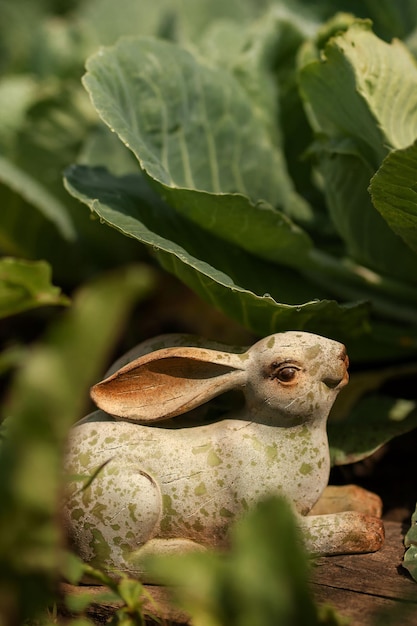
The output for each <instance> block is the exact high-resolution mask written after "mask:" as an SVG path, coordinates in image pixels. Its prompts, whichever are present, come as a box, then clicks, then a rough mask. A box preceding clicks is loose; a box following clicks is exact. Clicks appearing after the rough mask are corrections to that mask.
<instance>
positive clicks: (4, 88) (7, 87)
mask: <svg viewBox="0 0 417 626" xmlns="http://www.w3.org/2000/svg"><path fill="white" fill-rule="evenodd" d="M36 96H37V83H36V81H35V80H34V78H33V76H26V75H16V74H12V75H10V76H5V77H4V78H2V79H1V81H0V111H1V118H2V124H1V128H0V146H1V147H2V148H4V149H5V150H7V148H11V147H12V145H13V140H14V137H15V134H16V133H17V132H18V131H19V130H20V128H21V127H22V126H23V124H24V120H25V115H26V112H27V109H28V108H29V107H30V106H31V105H32V104H33V102H34V100H35V99H36Z"/></svg>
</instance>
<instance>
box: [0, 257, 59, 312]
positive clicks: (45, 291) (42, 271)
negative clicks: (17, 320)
mask: <svg viewBox="0 0 417 626" xmlns="http://www.w3.org/2000/svg"><path fill="white" fill-rule="evenodd" d="M56 304H58V305H67V304H69V300H68V298H66V297H65V296H64V295H62V294H61V290H60V289H59V288H58V287H54V286H53V285H52V284H51V268H50V267H49V265H48V264H47V263H45V262H44V261H37V262H35V261H24V260H22V259H12V258H4V259H0V318H2V317H6V316H8V315H14V314H15V313H20V312H22V311H26V310H28V309H33V308H36V307H40V306H48V305H56Z"/></svg>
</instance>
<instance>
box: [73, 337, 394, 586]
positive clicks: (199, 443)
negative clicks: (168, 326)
mask: <svg viewBox="0 0 417 626" xmlns="http://www.w3.org/2000/svg"><path fill="white" fill-rule="evenodd" d="M187 344H188V345H187ZM347 367H348V359H347V356H346V352H345V348H344V346H343V345H342V344H340V343H338V342H336V341H333V340H330V339H327V338H324V337H320V336H318V335H314V334H310V333H306V332H298V331H290V332H282V333H278V334H274V335H271V336H269V337H266V338H264V339H262V340H261V341H258V342H257V343H256V344H254V345H253V346H252V347H251V348H249V349H247V350H243V349H240V350H237V349H236V350H233V349H232V348H230V347H225V346H220V345H218V344H213V343H209V342H205V343H202V342H199V341H196V340H192V339H191V338H190V337H187V336H183V335H169V336H166V337H162V338H157V339H154V340H152V341H148V342H145V344H142V345H140V346H139V347H137V348H136V349H134V351H131V352H130V353H128V354H127V355H126V357H125V358H124V359H123V360H120V361H118V362H117V363H116V364H115V366H114V367H113V368H112V370H111V373H110V375H108V376H107V378H105V380H103V381H102V382H99V383H98V384H96V385H95V386H94V387H93V388H92V390H91V396H92V398H93V400H94V401H95V403H96V404H97V406H98V407H99V409H100V410H99V411H96V412H95V413H93V414H91V415H89V416H87V417H86V418H84V419H83V420H81V421H80V422H78V424H76V425H75V427H74V428H73V429H72V432H71V434H70V438H69V442H68V451H67V455H66V471H67V473H68V474H69V475H70V476H72V477H74V480H73V481H72V482H71V483H70V484H69V487H68V497H67V501H66V505H65V511H64V518H65V521H66V525H67V527H68V529H69V534H70V537H71V540H72V542H73V544H74V546H75V549H76V551H77V552H78V554H79V555H80V556H81V557H82V558H83V559H84V560H85V561H87V562H90V563H91V564H93V565H99V566H100V567H102V568H104V569H106V570H107V571H109V572H112V571H114V572H126V573H129V574H131V575H133V576H136V577H137V578H139V579H140V580H142V581H144V582H146V581H147V575H146V569H144V567H143V561H144V559H143V557H146V556H147V555H150V554H168V553H175V552H184V551H188V550H197V549H200V550H201V549H204V548H205V547H210V546H215V547H222V546H226V545H227V536H228V528H229V527H230V525H231V523H232V522H233V521H234V520H235V519H236V518H238V517H239V516H241V515H242V514H243V513H244V512H245V511H246V510H247V509H248V508H249V507H251V506H252V505H253V504H254V503H256V501H257V500H259V499H260V498H262V497H264V496H267V495H271V494H281V495H284V496H285V497H286V498H287V499H288V500H289V501H290V502H291V503H292V505H293V508H294V512H295V514H296V518H297V520H298V524H299V526H300V529H301V531H302V535H303V537H304V541H305V544H306V547H307V549H308V550H310V551H311V552H313V553H316V554H337V553H349V552H370V551H374V550H377V549H378V548H379V547H380V546H381V545H382V542H383V536H384V530H383V525H382V522H381V520H380V519H378V518H377V517H374V516H371V515H367V514H364V513H362V512H358V511H348V512H338V513H331V514H326V515H324V514H320V515H314V514H313V515H310V516H309V515H308V514H309V512H310V511H311V509H312V508H313V506H314V505H315V504H316V502H317V501H318V500H319V498H320V496H321V495H322V493H323V491H324V490H325V488H326V485H327V482H328V477H329V466H330V462H329V450H328V442H327V435H326V421H327V417H328V414H329V411H330V409H331V407H332V404H333V402H334V400H335V398H336V396H337V394H338V392H339V390H340V389H341V388H342V387H343V386H344V385H346V384H347V381H348V373H347ZM230 390H241V392H243V398H244V405H243V408H239V409H238V410H236V411H234V412H233V411H232V412H230V413H226V414H225V415H222V416H221V419H217V420H216V421H214V422H212V423H206V424H201V425H196V424H195V422H194V420H195V419H196V416H195V414H196V411H195V410H193V409H196V408H197V407H199V406H201V405H203V404H204V403H206V402H208V401H209V400H211V399H213V398H214V397H216V396H218V395H219V394H222V393H224V392H226V391H230ZM184 413H186V415H185V416H183V417H182V418H178V417H176V416H179V415H181V414H184ZM77 476H78V477H80V476H82V477H85V480H86V483H85V484H84V487H83V486H82V484H81V486H80V482H79V481H77V480H76V479H75V477H77Z"/></svg>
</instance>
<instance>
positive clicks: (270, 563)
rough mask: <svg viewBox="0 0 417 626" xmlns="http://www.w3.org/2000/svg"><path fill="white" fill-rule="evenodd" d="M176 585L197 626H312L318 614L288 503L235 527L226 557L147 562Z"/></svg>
mask: <svg viewBox="0 0 417 626" xmlns="http://www.w3.org/2000/svg"><path fill="white" fill-rule="evenodd" d="M147 566H150V567H151V569H152V570H153V572H154V574H155V575H156V576H158V577H159V578H160V579H161V580H162V581H163V582H165V583H168V584H170V585H174V586H175V587H174V591H173V593H174V596H175V599H176V602H177V603H178V604H179V606H180V607H181V608H182V609H184V610H185V611H186V612H187V613H189V614H190V615H191V617H192V623H193V624H194V625H195V626H253V625H254V624H256V626H271V625H272V624H277V625H278V624H279V625H283V626H284V625H285V626H314V625H317V624H337V623H338V622H337V618H336V617H335V615H334V614H333V612H331V611H330V612H329V613H328V614H327V615H326V617H325V621H323V620H322V619H321V618H320V616H319V611H318V609H317V607H316V606H315V604H314V602H313V599H312V596H311V593H310V590H309V588H308V569H309V564H308V560H307V557H306V555H305V553H304V551H303V549H302V547H301V542H300V538H299V537H298V534H297V530H296V526H295V523H294V519H293V515H292V513H291V510H290V508H289V506H288V504H287V503H286V502H285V501H284V500H282V499H278V498H271V499H268V500H265V501H262V502H260V503H259V504H258V505H257V507H256V508H254V509H253V510H251V511H250V512H249V513H248V514H247V516H246V517H245V518H243V519H242V520H241V521H240V522H239V523H238V524H236V525H235V526H234V527H233V530H232V535H231V548H230V551H228V552H227V554H220V553H217V552H213V551H208V552H202V553H192V554H186V555H182V556H170V557H158V558H156V557H154V558H153V559H152V560H150V562H149V563H147Z"/></svg>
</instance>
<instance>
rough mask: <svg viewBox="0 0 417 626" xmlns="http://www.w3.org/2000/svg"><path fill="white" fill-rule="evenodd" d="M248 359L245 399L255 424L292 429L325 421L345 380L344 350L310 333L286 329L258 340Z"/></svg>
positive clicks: (340, 345) (338, 344) (346, 361)
mask: <svg viewBox="0 0 417 626" xmlns="http://www.w3.org/2000/svg"><path fill="white" fill-rule="evenodd" d="M246 354H247V356H248V364H247V368H246V369H247V381H246V386H245V396H246V401H247V405H248V409H249V411H250V413H251V414H253V415H255V416H256V417H255V419H257V420H259V421H263V422H265V421H267V420H268V419H270V420H272V422H273V423H274V424H277V423H279V425H282V426H285V425H293V424H294V422H301V421H310V420H312V419H314V420H318V419H320V418H323V419H326V418H327V415H328V413H329V411H330V408H331V406H332V404H333V402H334V401H335V399H336V396H337V394H338V392H339V391H340V389H341V388H342V387H344V386H345V385H346V384H347V382H348V373H347V368H348V364H349V361H348V357H347V355H346V350H345V347H344V346H343V345H342V344H340V343H338V342H337V341H333V340H331V339H327V338H325V337H320V336H318V335H314V334H311V333H305V332H297V331H289V332H284V333H278V334H275V335H271V336H270V337H266V338H265V339H262V340H261V341H259V342H258V343H256V344H255V345H254V346H252V348H250V349H249V350H248V352H247V353H246Z"/></svg>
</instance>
